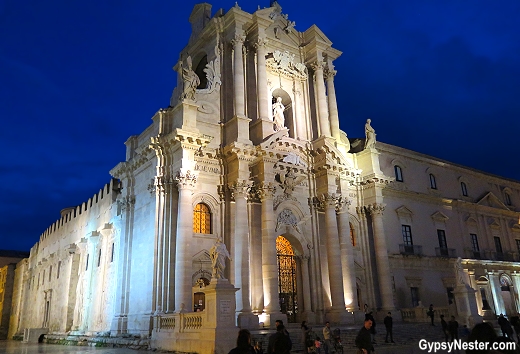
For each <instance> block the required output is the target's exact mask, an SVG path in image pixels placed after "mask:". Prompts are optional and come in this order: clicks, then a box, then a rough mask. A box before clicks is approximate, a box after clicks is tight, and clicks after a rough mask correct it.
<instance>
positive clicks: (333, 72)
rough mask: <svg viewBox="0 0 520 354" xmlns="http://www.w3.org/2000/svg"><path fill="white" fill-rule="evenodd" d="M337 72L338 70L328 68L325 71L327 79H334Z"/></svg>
mask: <svg viewBox="0 0 520 354" xmlns="http://www.w3.org/2000/svg"><path fill="white" fill-rule="evenodd" d="M336 73H337V71H336V70H327V72H326V73H325V78H326V79H327V80H334V76H336Z"/></svg>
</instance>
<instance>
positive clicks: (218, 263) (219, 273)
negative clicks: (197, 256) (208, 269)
mask: <svg viewBox="0 0 520 354" xmlns="http://www.w3.org/2000/svg"><path fill="white" fill-rule="evenodd" d="M209 257H210V258H211V264H212V268H213V274H212V275H211V278H215V279H225V278H224V269H226V258H228V259H229V260H231V257H230V255H229V252H228V250H227V248H226V245H225V244H223V243H222V241H221V240H220V238H217V242H216V243H215V244H214V245H213V247H211V250H210V251H209Z"/></svg>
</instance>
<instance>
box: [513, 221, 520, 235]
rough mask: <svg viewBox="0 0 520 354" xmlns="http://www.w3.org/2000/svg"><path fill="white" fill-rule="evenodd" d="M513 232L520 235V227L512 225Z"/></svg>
mask: <svg viewBox="0 0 520 354" xmlns="http://www.w3.org/2000/svg"><path fill="white" fill-rule="evenodd" d="M511 231H513V232H518V233H520V225H519V224H518V223H513V225H511Z"/></svg>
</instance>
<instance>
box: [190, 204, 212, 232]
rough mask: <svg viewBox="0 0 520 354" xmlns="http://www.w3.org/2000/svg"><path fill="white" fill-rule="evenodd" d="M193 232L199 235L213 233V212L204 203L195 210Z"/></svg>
mask: <svg viewBox="0 0 520 354" xmlns="http://www.w3.org/2000/svg"><path fill="white" fill-rule="evenodd" d="M193 232H195V233H198V234H210V233H211V211H210V209H209V207H208V206H207V205H206V204H204V203H199V204H197V205H196V206H195V209H194V210H193Z"/></svg>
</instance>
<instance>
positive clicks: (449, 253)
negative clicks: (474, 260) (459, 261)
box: [435, 247, 457, 258]
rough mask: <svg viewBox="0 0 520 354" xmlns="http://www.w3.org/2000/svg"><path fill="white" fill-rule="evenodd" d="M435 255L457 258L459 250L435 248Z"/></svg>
mask: <svg viewBox="0 0 520 354" xmlns="http://www.w3.org/2000/svg"><path fill="white" fill-rule="evenodd" d="M435 255H436V256H437V257H446V258H457V250H455V248H444V247H435Z"/></svg>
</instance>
